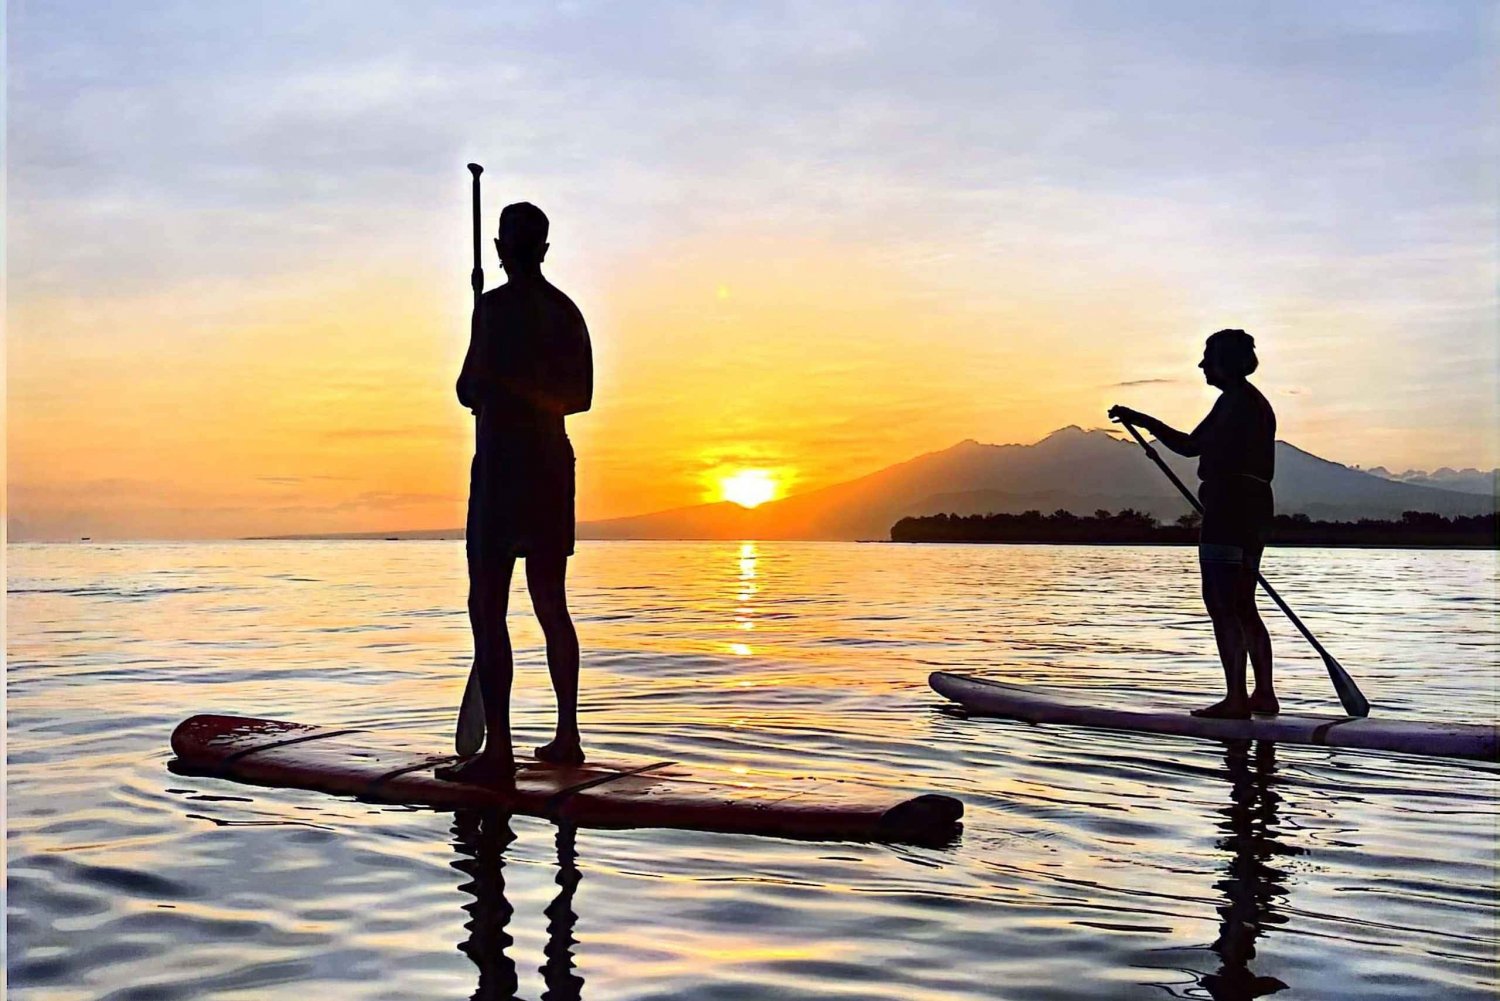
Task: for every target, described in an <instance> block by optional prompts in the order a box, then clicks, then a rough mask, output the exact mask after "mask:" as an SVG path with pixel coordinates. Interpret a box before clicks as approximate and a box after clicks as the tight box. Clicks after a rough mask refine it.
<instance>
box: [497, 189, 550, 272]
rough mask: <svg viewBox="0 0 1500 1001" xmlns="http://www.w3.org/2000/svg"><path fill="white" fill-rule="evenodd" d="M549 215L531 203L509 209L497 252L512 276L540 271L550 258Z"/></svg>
mask: <svg viewBox="0 0 1500 1001" xmlns="http://www.w3.org/2000/svg"><path fill="white" fill-rule="evenodd" d="M548 246H550V245H549V244H548V243H547V216H546V215H545V214H544V213H543V212H542V210H541V209H539V208H537V207H536V206H535V205H533V204H531V203H530V202H516V203H515V204H514V205H507V206H505V210H504V211H503V212H501V213H500V236H499V238H498V239H496V240H495V250H496V251H498V252H499V254H500V266H501V267H503V268H504V269H505V270H506V272H508V273H510V274H518V273H522V272H529V271H536V270H537V269H538V268H539V267H540V266H541V263H542V260H543V258H545V257H546V256H547V247H548Z"/></svg>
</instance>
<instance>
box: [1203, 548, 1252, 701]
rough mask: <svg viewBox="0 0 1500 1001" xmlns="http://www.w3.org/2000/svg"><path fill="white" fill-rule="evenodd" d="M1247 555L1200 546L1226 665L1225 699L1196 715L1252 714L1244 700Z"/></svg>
mask: <svg viewBox="0 0 1500 1001" xmlns="http://www.w3.org/2000/svg"><path fill="white" fill-rule="evenodd" d="M1243 561H1244V552H1243V550H1242V549H1241V548H1240V547H1239V546H1224V545H1212V544H1204V545H1201V546H1199V551H1198V566H1199V570H1200V572H1201V573H1202V574H1203V604H1204V606H1205V607H1206V608H1207V609H1208V617H1209V618H1210V619H1211V620H1212V621H1213V624H1214V640H1215V642H1216V643H1217V644H1218V647H1219V660H1220V662H1221V663H1222V664H1223V665H1224V688H1225V693H1226V694H1225V697H1224V699H1223V700H1222V701H1220V702H1216V703H1215V704H1213V705H1211V706H1209V707H1208V708H1206V709H1195V710H1193V715H1194V716H1210V717H1217V718H1227V719H1244V718H1247V717H1249V715H1250V707H1249V702H1248V700H1247V699H1246V697H1245V656H1246V649H1245V630H1244V626H1243V624H1242V623H1241V619H1240V604H1241V600H1240V591H1241V590H1242V588H1243V583H1242V582H1243V577H1244V562H1243Z"/></svg>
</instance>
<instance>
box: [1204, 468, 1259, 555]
mask: <svg viewBox="0 0 1500 1001" xmlns="http://www.w3.org/2000/svg"><path fill="white" fill-rule="evenodd" d="M1198 500H1199V502H1200V503H1202V505H1203V527H1202V529H1201V530H1200V531H1199V534H1198V561H1199V563H1201V564H1203V565H1204V566H1223V565H1226V564H1227V565H1235V566H1244V567H1249V568H1250V569H1251V570H1259V569H1260V558H1261V555H1262V554H1263V553H1264V552H1265V548H1266V538H1267V537H1268V536H1269V535H1270V532H1271V522H1272V519H1273V518H1274V517H1275V513H1276V499H1275V497H1274V495H1273V494H1272V493H1271V485H1270V484H1269V483H1267V482H1265V481H1264V480H1258V479H1255V478H1253V477H1249V476H1230V477H1226V478H1224V479H1222V480H1204V481H1203V484H1202V485H1201V486H1200V487H1199V488H1198Z"/></svg>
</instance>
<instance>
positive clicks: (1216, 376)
mask: <svg viewBox="0 0 1500 1001" xmlns="http://www.w3.org/2000/svg"><path fill="white" fill-rule="evenodd" d="M1259 366H1260V359H1258V358H1256V357H1255V338H1253V337H1251V336H1250V335H1249V334H1247V333H1245V332H1244V331H1243V330H1233V329H1230V330H1220V331H1217V332H1215V333H1212V334H1209V335H1208V340H1207V341H1205V342H1204V344H1203V360H1202V361H1200V362H1199V363H1198V367H1199V368H1201V369H1203V378H1204V379H1205V380H1206V381H1207V382H1208V384H1209V385H1210V386H1217V387H1218V388H1219V389H1223V388H1224V387H1226V386H1232V385H1234V384H1236V383H1240V382H1244V381H1245V377H1246V376H1248V375H1249V374H1250V373H1251V372H1254V371H1255V370H1256V369H1257V368H1258V367H1259Z"/></svg>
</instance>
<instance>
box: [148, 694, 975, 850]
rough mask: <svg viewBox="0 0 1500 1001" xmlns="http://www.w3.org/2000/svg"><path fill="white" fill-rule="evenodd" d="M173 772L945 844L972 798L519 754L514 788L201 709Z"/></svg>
mask: <svg viewBox="0 0 1500 1001" xmlns="http://www.w3.org/2000/svg"><path fill="white" fill-rule="evenodd" d="M172 750H173V752H174V753H176V755H177V759H176V761H174V762H173V764H172V767H173V768H174V770H176V771H180V772H185V773H188V774H195V775H213V776H219V777H223V778H229V779H235V780H238V781H242V782H250V783H255V784H258V785H268V786H280V787H286V788H294V789H311V790H315V791H319V792H328V793H336V794H344V795H350V796H354V797H356V798H358V799H362V800H369V801H372V802H381V803H400V804H404V805H411V806H429V807H435V808H438V809H461V808H467V807H477V808H493V809H502V810H505V811H507V812H510V813H519V814H525V815H528V816H535V817H546V818H549V819H553V820H557V821H561V822H566V823H571V824H575V825H577V826H580V827H670V828H680V829H685V830H699V831H719V832H725V833H735V834H763V835H776V836H782V837H793V838H810V839H838V840H845V839H847V840H867V841H893V842H917V843H929V842H941V841H944V840H947V839H949V838H951V837H952V836H953V835H954V834H956V833H957V830H958V821H959V819H960V818H961V817H962V816H963V804H962V803H960V802H959V801H958V800H956V799H953V798H952V797H950V796H937V795H925V796H915V797H907V796H902V795H900V794H897V793H892V792H889V791H883V790H878V789H870V788H868V787H863V786H858V785H854V784H852V783H848V782H842V781H835V780H828V779H817V778H787V777H782V776H759V775H755V774H753V773H748V772H747V773H746V774H740V773H739V772H736V771H732V770H729V769H710V768H702V767H699V766H696V765H694V766H688V765H684V764H679V763H677V762H675V761H668V760H653V759H650V758H640V759H612V760H608V761H592V760H591V761H589V762H586V763H585V764H583V765H578V766H571V765H551V764H546V763H543V762H539V761H522V760H518V761H517V768H516V788H515V790H514V791H513V792H512V791H507V790H500V789H492V788H488V787H486V786H481V785H472V784H468V783H463V782H454V781H450V780H447V779H440V778H438V777H437V776H436V775H435V774H434V770H435V769H436V768H438V767H439V766H442V765H445V764H450V763H452V762H453V761H456V760H457V758H456V757H455V756H454V755H452V754H444V753H442V752H439V751H435V750H434V749H433V748H431V747H424V746H423V745H422V743H421V742H420V741H416V740H413V739H412V738H411V737H408V736H402V735H398V734H392V733H388V732H385V731H370V730H355V729H335V728H330V727H318V726H309V725H307V724H305V723H292V722H286V721H282V720H266V719H255V718H252V717H245V716H215V715H201V716H193V717H190V718H189V719H186V720H184V721H183V722H182V723H180V724H178V726H177V729H176V730H175V731H173V733H172Z"/></svg>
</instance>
